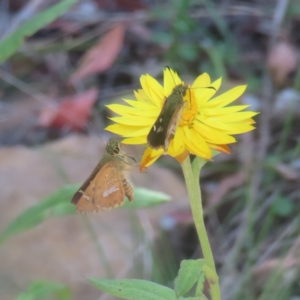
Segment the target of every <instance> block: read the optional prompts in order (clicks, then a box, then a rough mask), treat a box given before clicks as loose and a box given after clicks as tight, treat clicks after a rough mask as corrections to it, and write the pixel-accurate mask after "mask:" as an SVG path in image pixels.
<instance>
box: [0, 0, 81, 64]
mask: <svg viewBox="0 0 300 300" xmlns="http://www.w3.org/2000/svg"><path fill="white" fill-rule="evenodd" d="M77 1H78V0H64V1H61V2H60V3H58V4H56V5H53V6H52V7H51V8H49V9H46V10H44V11H43V12H41V13H39V14H37V15H36V16H34V17H33V18H31V19H30V20H28V21H26V22H24V23H23V24H22V25H21V26H20V27H19V28H18V29H17V30H16V31H15V32H13V33H12V34H11V35H9V36H7V37H6V38H4V39H3V40H2V41H1V42H0V64H1V63H3V62H4V61H5V60H7V59H8V58H9V57H10V56H11V55H13V54H14V53H15V52H16V51H17V49H18V48H19V47H20V46H21V45H22V43H23V42H24V39H25V38H26V37H28V36H31V35H33V34H34V33H35V32H37V31H38V30H39V29H41V28H43V27H45V26H46V25H48V24H49V23H51V22H53V21H54V20H55V19H57V18H58V17H59V16H61V15H63V14H64V13H65V12H66V11H67V10H68V9H69V8H70V7H71V6H72V5H73V4H74V3H76V2H77Z"/></svg>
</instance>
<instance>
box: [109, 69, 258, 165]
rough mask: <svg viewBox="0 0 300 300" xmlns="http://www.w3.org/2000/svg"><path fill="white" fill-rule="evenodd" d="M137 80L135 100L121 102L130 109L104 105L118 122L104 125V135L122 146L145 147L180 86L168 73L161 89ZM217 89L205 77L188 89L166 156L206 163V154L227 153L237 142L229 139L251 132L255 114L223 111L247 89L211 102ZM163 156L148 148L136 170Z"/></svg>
mask: <svg viewBox="0 0 300 300" xmlns="http://www.w3.org/2000/svg"><path fill="white" fill-rule="evenodd" d="M140 81H141V86H142V89H141V90H138V91H137V92H136V91H135V92H134V94H135V97H136V100H127V99H124V101H125V102H126V103H127V104H129V106H128V105H121V104H111V105H108V106H107V107H108V108H109V109H110V110H112V111H113V112H115V113H117V114H119V115H120V117H114V118H111V120H112V121H114V122H115V123H116V124H113V125H109V126H108V127H107V128H106V130H108V131H110V132H113V133H115V134H118V135H120V136H122V137H125V139H124V140H123V141H122V143H124V144H146V143H147V135H148V134H149V131H150V129H151V128H152V126H153V125H154V123H155V121H156V120H157V118H158V116H159V114H160V112H161V110H162V107H163V105H164V102H165V100H166V98H167V97H168V96H170V94H171V93H172V91H173V89H174V87H175V86H177V85H179V84H184V83H183V82H182V81H181V79H180V78H179V76H178V75H177V73H175V72H174V71H173V70H171V69H168V68H166V69H165V70H164V86H161V85H160V84H159V83H158V82H157V81H156V80H155V79H154V78H153V77H151V76H150V75H148V74H146V75H142V76H141V79H140ZM220 85H221V78H220V79H218V80H216V81H214V82H212V83H211V80H210V77H209V75H208V74H207V73H204V74H202V75H200V76H199V77H198V78H197V79H196V80H195V81H194V83H193V84H192V85H191V86H189V89H188V91H187V93H186V95H185V96H184V99H183V100H184V105H183V109H182V111H181V114H180V116H179V120H178V126H177V129H176V131H175V135H174V138H173V139H172V141H171V143H170V145H169V148H168V150H167V154H169V155H171V156H173V157H175V158H176V159H177V160H178V161H180V162H181V161H183V160H184V159H185V157H186V156H187V155H188V154H189V153H192V154H195V155H197V156H200V157H203V158H205V159H211V157H212V151H211V149H216V150H218V151H221V152H224V153H230V150H229V148H228V146H227V145H228V144H231V143H234V142H236V139H235V138H234V137H233V136H232V135H233V134H240V133H245V132H248V131H251V130H253V129H254V128H255V127H254V126H253V124H255V121H254V120H253V119H252V117H253V116H255V115H256V114H257V113H256V112H251V111H243V112H242V110H244V109H245V108H247V107H248V105H236V106H227V105H228V104H230V103H232V102H233V101H235V100H236V99H238V98H239V97H240V96H241V95H242V94H243V93H244V91H245V89H246V86H245V85H241V86H237V87H235V88H233V89H231V90H229V91H227V92H225V93H223V94H221V95H219V96H217V97H215V98H212V97H213V96H214V94H215V93H216V92H217V91H218V89H219V87H220ZM163 153H164V149H151V148H150V147H149V146H148V147H147V149H146V151H145V153H144V155H143V158H142V161H141V170H144V169H146V168H147V167H149V166H150V165H151V164H152V163H153V162H154V161H156V160H157V159H158V158H159V157H160V156H161V155H162V154H163Z"/></svg>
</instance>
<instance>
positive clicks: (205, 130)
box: [193, 121, 236, 145]
mask: <svg viewBox="0 0 300 300" xmlns="http://www.w3.org/2000/svg"><path fill="white" fill-rule="evenodd" d="M193 128H194V129H195V130H196V131H197V132H198V133H199V134H200V135H201V136H202V137H203V138H204V140H205V141H207V142H209V143H214V144H221V145H223V144H232V143H235V142H236V139H235V138H234V137H232V136H230V135H227V134H226V133H224V132H222V131H220V130H217V129H215V128H212V127H210V126H207V125H206V124H203V123H200V122H198V121H195V122H194V124H193Z"/></svg>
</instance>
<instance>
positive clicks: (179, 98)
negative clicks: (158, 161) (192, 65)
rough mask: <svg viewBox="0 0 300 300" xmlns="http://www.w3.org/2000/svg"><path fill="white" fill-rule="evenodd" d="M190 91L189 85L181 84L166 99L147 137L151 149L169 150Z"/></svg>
mask: <svg viewBox="0 0 300 300" xmlns="http://www.w3.org/2000/svg"><path fill="white" fill-rule="evenodd" d="M174 83H175V80H174ZM203 88H209V89H214V90H215V88H214V87H211V86H209V87H203ZM190 89H191V88H190V87H189V86H188V85H185V84H184V83H180V84H178V85H176V86H175V87H174V88H173V90H172V93H171V94H170V95H169V96H168V97H167V98H166V100H165V102H164V105H163V108H162V110H161V112H160V114H159V116H158V118H157V119H156V121H155V123H154V125H153V126H152V128H151V129H150V132H149V134H148V136H147V142H148V145H149V147H150V148H153V149H159V148H164V151H167V150H168V148H169V145H170V142H171V140H172V139H173V138H174V135H175V131H176V129H177V125H178V121H179V118H180V116H181V112H182V109H183V107H184V104H185V101H184V100H183V99H184V97H185V95H186V92H187V90H190Z"/></svg>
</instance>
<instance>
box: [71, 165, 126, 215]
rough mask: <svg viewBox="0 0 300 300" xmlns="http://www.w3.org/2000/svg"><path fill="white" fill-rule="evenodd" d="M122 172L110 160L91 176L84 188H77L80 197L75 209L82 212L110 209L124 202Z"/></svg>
mask: <svg viewBox="0 0 300 300" xmlns="http://www.w3.org/2000/svg"><path fill="white" fill-rule="evenodd" d="M122 179H123V174H122V173H121V172H120V171H119V170H118V166H117V163H116V162H115V161H110V162H108V163H106V164H105V165H104V166H103V167H102V168H101V169H100V171H99V172H98V173H97V174H96V175H95V176H94V178H92V180H91V181H90V183H89V184H88V186H87V187H86V189H85V190H79V191H78V193H81V194H82V195H81V197H80V199H79V200H78V202H77V210H78V211H80V212H82V213H93V212H98V211H101V210H107V209H111V208H113V207H117V206H120V205H122V204H124V201H125V191H124V187H123V181H122Z"/></svg>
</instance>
